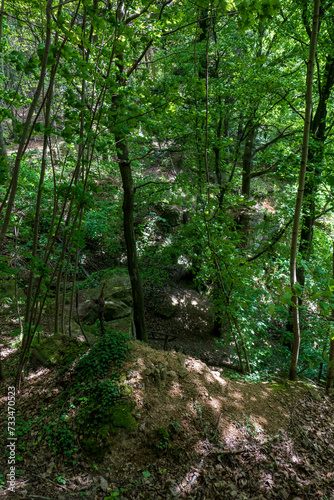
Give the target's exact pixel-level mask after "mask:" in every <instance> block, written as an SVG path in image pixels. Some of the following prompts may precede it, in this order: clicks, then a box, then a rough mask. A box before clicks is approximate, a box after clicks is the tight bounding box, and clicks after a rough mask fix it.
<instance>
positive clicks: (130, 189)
mask: <svg viewBox="0 0 334 500" xmlns="http://www.w3.org/2000/svg"><path fill="white" fill-rule="evenodd" d="M115 139H116V145H117V146H116V147H117V158H118V162H119V169H120V172H121V176H122V183H123V190H124V199H123V217H124V219H123V224H124V237H125V243H126V249H127V257H128V270H129V275H130V280H131V288H132V297H133V316H134V318H133V319H134V325H135V330H136V338H137V339H138V340H143V341H144V342H147V341H148V336H147V331H146V321H145V312H144V295H143V289H142V284H141V278H140V275H139V269H138V257H137V248H136V237H135V231H134V222H133V213H134V194H135V190H134V186H133V179H132V172H131V162H130V160H129V148H128V144H127V140H126V137H125V136H124V135H121V134H115Z"/></svg>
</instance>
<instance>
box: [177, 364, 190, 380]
mask: <svg viewBox="0 0 334 500" xmlns="http://www.w3.org/2000/svg"><path fill="white" fill-rule="evenodd" d="M178 374H179V377H181V378H185V377H186V376H187V375H189V372H188V370H187V368H184V367H183V366H181V368H179V369H178Z"/></svg>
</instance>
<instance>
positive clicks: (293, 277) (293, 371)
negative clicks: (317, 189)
mask: <svg viewBox="0 0 334 500" xmlns="http://www.w3.org/2000/svg"><path fill="white" fill-rule="evenodd" d="M319 8H320V0H314V11H313V24H312V34H311V42H310V55H309V62H308V66H307V84H306V106H305V122H304V134H303V148H302V158H301V164H300V171H299V183H298V194H297V199H296V208H295V215H294V220H293V230H292V241H291V253H290V284H291V288H292V291H293V292H294V287H295V284H296V282H297V246H298V233H299V221H300V214H301V207H302V203H303V194H304V186H305V174H306V164H307V154H308V146H309V137H310V124H311V113H312V88H313V70H314V62H315V51H316V46H317V35H318V20H319ZM292 302H293V308H292V315H293V338H294V342H293V350H292V356H291V363H290V373H289V378H290V380H296V378H297V365H298V357H299V347H300V321H299V309H298V307H299V301H298V297H297V295H296V294H295V293H294V294H293V296H292Z"/></svg>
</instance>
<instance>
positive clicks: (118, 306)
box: [78, 276, 133, 325]
mask: <svg viewBox="0 0 334 500" xmlns="http://www.w3.org/2000/svg"><path fill="white" fill-rule="evenodd" d="M103 285H104V291H103V300H104V303H105V305H104V319H105V321H106V322H110V321H114V320H118V319H121V318H125V317H128V316H130V315H131V313H132V303H133V301H132V292H131V283H130V278H129V277H128V276H114V277H112V278H109V279H108V280H106V281H105V282H103V283H101V284H100V285H99V286H97V287H95V288H89V289H86V290H80V291H79V307H78V313H79V317H80V320H81V322H82V323H85V324H88V325H93V324H94V323H95V322H96V321H97V320H98V319H99V311H98V304H97V303H96V300H97V299H98V298H99V297H100V294H101V290H102V287H103Z"/></svg>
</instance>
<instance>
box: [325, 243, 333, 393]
mask: <svg viewBox="0 0 334 500" xmlns="http://www.w3.org/2000/svg"><path fill="white" fill-rule="evenodd" d="M333 279H334V243H333ZM333 317H334V310H332V318H333ZM333 326H334V323H333V322H332V323H330V326H329V341H330V347H329V359H328V370H327V380H326V391H327V392H328V391H329V389H332V388H333V381H334V337H333V338H332V335H333V333H332V328H331V327H333Z"/></svg>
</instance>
